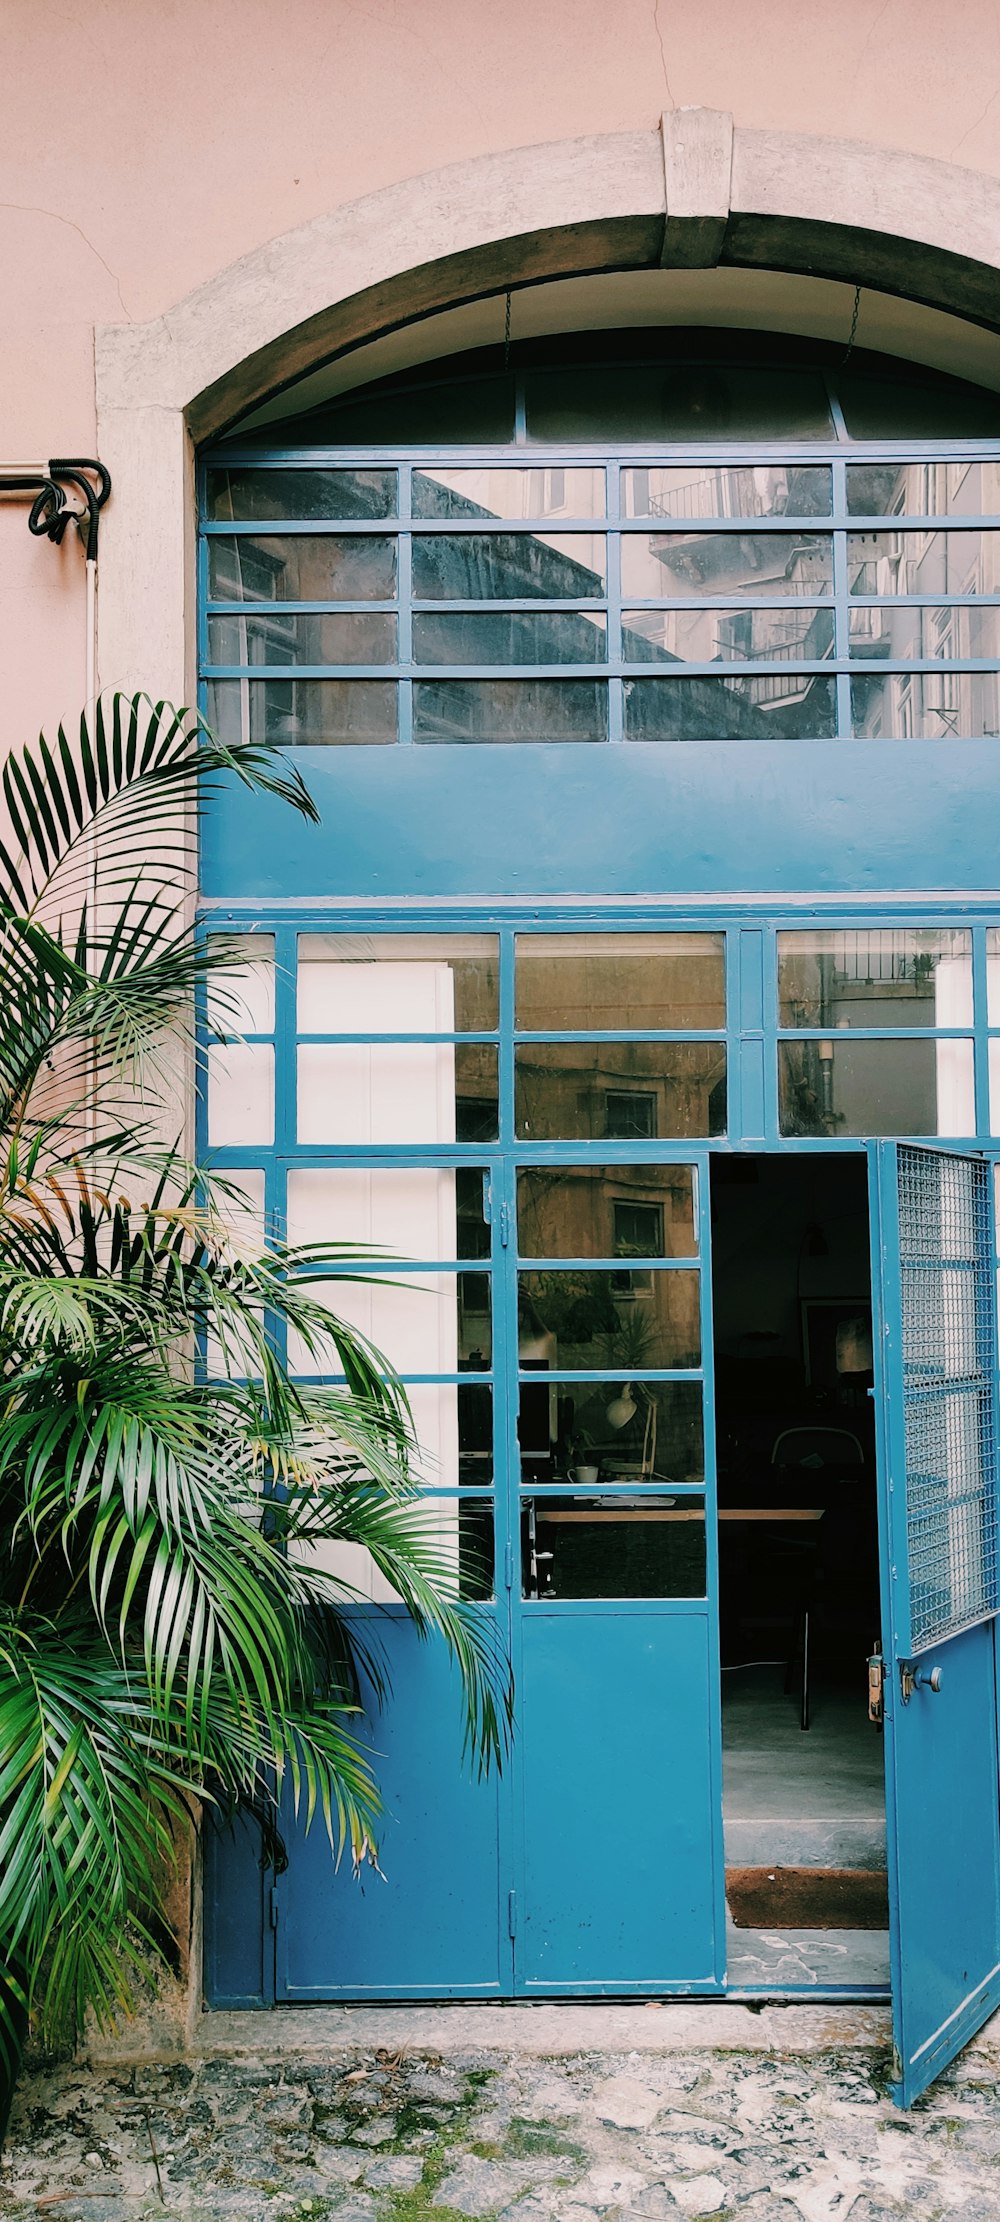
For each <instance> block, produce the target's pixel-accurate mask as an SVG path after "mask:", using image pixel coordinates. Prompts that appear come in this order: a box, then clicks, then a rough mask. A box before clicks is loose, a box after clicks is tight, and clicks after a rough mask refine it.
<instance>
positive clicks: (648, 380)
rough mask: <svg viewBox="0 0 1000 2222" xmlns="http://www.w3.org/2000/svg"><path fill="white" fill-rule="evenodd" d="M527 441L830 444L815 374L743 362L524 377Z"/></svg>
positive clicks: (564, 370) (567, 370)
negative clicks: (810, 442)
mask: <svg viewBox="0 0 1000 2222" xmlns="http://www.w3.org/2000/svg"><path fill="white" fill-rule="evenodd" d="M524 386H525V406H526V411H527V428H528V437H529V439H532V440H553V441H557V440H754V439H759V440H780V439H793V440H829V439H832V438H833V426H832V424H831V421H830V406H829V403H828V401H827V397H826V387H825V385H824V382H823V378H822V376H821V374H820V372H819V371H816V370H809V369H805V370H772V369H770V367H768V368H766V369H764V368H758V367H756V366H754V365H747V364H744V363H691V362H678V361H674V362H663V363H614V364H613V365H607V364H598V363H595V364H593V365H589V364H588V365H586V366H582V367H580V368H576V367H574V366H572V365H569V364H566V365H562V366H560V368H559V369H558V370H529V371H528V373H527V375H526V377H525V381H524Z"/></svg>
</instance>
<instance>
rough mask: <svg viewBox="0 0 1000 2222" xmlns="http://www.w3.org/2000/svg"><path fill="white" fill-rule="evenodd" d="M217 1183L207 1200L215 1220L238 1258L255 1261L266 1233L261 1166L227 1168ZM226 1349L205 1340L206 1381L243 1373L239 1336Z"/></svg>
mask: <svg viewBox="0 0 1000 2222" xmlns="http://www.w3.org/2000/svg"><path fill="white" fill-rule="evenodd" d="M216 1180H217V1181H218V1185H216ZM216 1180H213V1183H212V1191H211V1198H210V1202H211V1208H212V1211H213V1214H214V1216H215V1218H216V1220H217V1221H218V1222H219V1223H220V1225H221V1226H222V1228H223V1229H224V1231H225V1234H226V1236H227V1238H228V1241H229V1242H230V1244H231V1245H232V1247H233V1249H234V1250H235V1251H236V1253H237V1255H238V1256H239V1257H241V1258H253V1257H258V1256H259V1255H260V1252H261V1251H262V1250H263V1248H264V1245H265V1233H266V1229H265V1209H264V1198H265V1175H264V1168H263V1166H257V1165H241V1166H240V1167H239V1168H238V1170H233V1169H231V1168H226V1169H225V1170H224V1171H223V1172H222V1173H221V1174H219V1175H217V1176H216ZM252 1310H253V1314H254V1318H255V1319H256V1320H258V1321H260V1320H261V1318H262V1308H261V1307H260V1306H259V1305H256V1304H255V1305H254V1306H253V1307H252ZM225 1345H226V1347H224V1346H223V1341H222V1340H220V1338H219V1337H217V1336H216V1335H214V1334H207V1335H206V1337H205V1348H204V1358H203V1361H202V1364H203V1371H204V1373H205V1375H206V1376H207V1377H208V1379H209V1380H225V1379H228V1378H230V1377H231V1376H240V1375H243V1374H244V1373H245V1370H246V1364H247V1355H248V1354H247V1349H246V1343H245V1341H244V1338H243V1336H242V1334H239V1333H237V1334H235V1335H232V1336H226V1338H225Z"/></svg>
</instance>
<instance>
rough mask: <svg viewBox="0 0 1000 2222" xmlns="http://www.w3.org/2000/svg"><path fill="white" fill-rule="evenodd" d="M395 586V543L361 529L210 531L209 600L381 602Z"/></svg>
mask: <svg viewBox="0 0 1000 2222" xmlns="http://www.w3.org/2000/svg"><path fill="white" fill-rule="evenodd" d="M395 591H396V543H395V540H386V539H383V538H380V537H376V536H375V535H373V534H370V533H365V532H356V533H350V534H347V535H344V536H343V537H341V536H339V535H338V534H337V533H331V532H323V533H311V532H295V533H277V534H274V535H271V536H267V537H265V536H264V535H263V534H258V533H252V532H241V533H233V534H229V533H213V535H212V537H211V539H210V540H209V542H208V594H209V600H210V601H212V602H385V601H391V599H392V597H393V595H394V594H395Z"/></svg>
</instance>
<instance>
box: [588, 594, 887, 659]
mask: <svg viewBox="0 0 1000 2222" xmlns="http://www.w3.org/2000/svg"><path fill="white" fill-rule="evenodd" d="M852 614H853V615H854V616H857V615H859V614H860V613H859V612H858V611H854V612H852ZM622 654H623V656H624V658H625V661H626V663H649V664H655V663H661V664H662V663H677V662H681V663H689V664H708V663H749V662H752V661H755V660H757V659H761V660H764V659H766V660H767V662H769V663H785V662H791V661H793V660H794V659H795V658H800V659H802V660H803V661H805V662H807V663H817V662H819V661H820V660H821V659H822V658H823V657H824V656H832V654H833V611H832V609H819V610H813V609H802V608H801V607H798V608H797V607H796V605H795V604H794V603H792V604H791V605H789V604H787V603H786V604H785V605H784V606H783V607H782V608H780V609H773V610H757V609H743V610H741V609H735V610H731V609H730V610H721V609H675V610H651V609H645V610H623V611H622Z"/></svg>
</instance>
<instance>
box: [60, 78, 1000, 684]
mask: <svg viewBox="0 0 1000 2222" xmlns="http://www.w3.org/2000/svg"><path fill="white" fill-rule="evenodd" d="M656 267H675V268H679V269H711V268H716V267H731V268H735V269H746V270H772V271H773V270H779V271H786V272H793V273H797V274H800V275H807V276H813V277H822V278H834V279H841V280H847V281H849V282H851V283H860V284H863V285H866V286H870V287H873V288H877V289H878V290H879V291H881V292H883V293H890V294H897V295H902V296H905V297H907V298H909V299H912V300H914V301H918V302H921V303H924V304H926V305H928V306H931V307H934V308H938V309H945V310H947V311H949V312H951V313H952V314H955V315H958V316H961V317H964V318H967V319H971V320H973V321H975V322H977V323H979V324H983V325H986V326H988V327H989V328H990V329H993V330H1000V285H998V279H1000V181H998V180H996V179H993V178H987V177H984V176H981V175H980V174H979V173H978V172H976V171H972V170H968V169H963V168H960V167H959V166H957V165H955V164H951V163H945V162H937V161H931V160H928V159H927V158H925V157H921V156H916V155H910V154H905V153H901V152H899V151H897V150H893V149H885V148H882V147H878V146H874V145H872V144H869V143H865V142H861V141H857V140H848V139H826V138H813V137H808V136H804V135H797V134H793V133H787V132H774V131H755V130H746V129H743V128H741V127H734V124H733V120H732V117H731V116H729V115H726V114H723V113H721V112H719V111H717V110H713V109H701V108H689V109H679V110H674V111H671V112H670V113H668V114H666V115H665V116H664V117H663V119H662V124H661V128H660V130H659V131H655V132H627V133H614V134H608V135H606V136H601V137H594V138H585V139H575V140H571V141H568V142H561V141H557V142H553V143H550V144H546V145H541V146H534V147H527V148H521V149H517V150H514V151H513V152H505V153H503V154H498V155H489V156H483V157H479V158H477V159H476V160H474V161H471V162H468V163H457V164H454V165H451V166H450V167H448V168H447V169H443V170H438V171H434V172H429V173H427V174H425V175H424V176H422V177H419V178H416V179H409V180H407V181H406V182H405V183H404V184H401V185H395V186H390V187H388V188H386V189H384V190H383V191H381V192H378V193H374V194H371V195H368V196H366V197H365V198H364V199H363V200H361V201H357V202H354V203H351V204H349V205H347V206H346V207H342V208H340V209H338V210H337V211H335V212H334V213H332V214H330V215H327V216H323V217H319V218H316V219H315V220H314V221H313V222H311V223H309V224H306V225H303V226H301V227H300V228H299V229H297V230H296V231H294V232H290V233H288V234H286V235H285V236H284V237H283V238H280V239H277V240H272V241H269V242H267V243H266V244H265V245H263V246H261V247H259V248H257V249H255V250H254V251H253V252H252V253H250V254H248V255H246V256H244V257H243V258H242V259H241V260H240V261H239V262H237V263H236V264H234V265H233V266H232V267H231V268H230V269H227V270H224V271H221V272H220V273H218V274H217V275H216V276H215V277H213V278H212V279H211V280H209V281H208V283H207V284H205V285H204V286H202V287H200V288H199V289H198V290H197V291H196V292H195V293H193V294H191V295H189V296H188V297H187V298H186V299H185V300H183V301H181V302H179V303H178V304H177V305H176V306H175V307H174V308H172V309H170V310H168V311H167V312H166V313H165V314H163V315H162V316H160V317H157V318H155V319H153V320H152V321H151V322H150V323H148V324H146V325H139V326H136V325H131V326H120V325H115V326H106V327H104V328H102V329H101V330H100V331H99V333H98V337H97V402H98V425H99V441H100V452H101V454H102V456H103V458H104V460H105V461H106V462H107V463H108V465H109V468H110V469H111V471H112V473H113V475H114V478H115V487H116V500H115V502H114V505H113V509H110V510H109V512H108V519H107V525H106V531H105V536H104V564H103V582H104V594H103V596H102V613H101V614H102V626H101V644H100V672H101V679H102V683H104V684H106V685H107V684H112V685H127V686H132V685H147V686H149V685H151V686H153V687H154V688H156V689H157V690H158V691H161V690H162V691H164V692H173V694H174V695H175V697H176V698H180V697H181V696H182V695H183V696H185V697H186V698H187V699H190V698H191V688H192V685H193V676H194V675H193V668H192V663H191V646H190V643H191V639H192V634H193V628H192V627H191V625H190V623H189V616H190V611H189V595H190V573H191V568H192V567H191V564H190V561H189V558H190V551H191V502H190V474H191V457H192V442H193V441H194V440H199V439H202V438H204V437H206V436H207V435H208V434H209V433H211V432H213V431H215V430H217V429H218V428H220V427H221V426H222V425H224V424H225V423H226V422H229V421H231V420H232V418H233V417H234V416H235V415H238V414H239V413H241V412H242V411H244V410H247V409H249V408H251V407H252V406H253V405H254V404H255V403H256V402H258V401H260V400H261V399H263V398H264V397H265V396H266V395H267V394H268V393H270V392H273V391H275V390H276V389H277V388H278V387H280V386H281V385H282V384H284V383H287V382H288V381H289V380H290V379H292V378H294V377H296V376H298V375H299V374H301V373H302V372H303V371H305V370H307V369H309V368H311V367H313V366H314V365H315V364H317V363H318V362H320V361H321V360H323V359H324V357H329V356H331V355H333V354H336V353H338V352H342V351H346V350H349V349H351V348H353V347H356V346H358V345H359V344H361V343H362V342H363V341H365V340H369V339H371V338H373V337H376V336H377V335H378V334H379V333H382V332H386V331H390V330H392V329H393V328H395V327H398V326H399V325H400V324H402V323H409V322H412V321H414V320H415V319H419V318H423V317H429V316H431V315H433V314H435V313H436V312H439V311H441V310H444V309H448V308H451V307H455V306H457V305H458V304H460V303H463V302H467V301H469V300H472V299H475V298H477V297H480V296H482V295H486V294H496V293H498V292H501V291H503V290H504V289H505V288H506V287H511V288H513V287H522V286H526V285H531V284H534V283H538V282H541V281H543V280H546V279H553V278H563V277H573V276H581V275H584V274H590V273H595V272H610V271H623V270H643V269H650V268H656ZM151 516H152V517H154V518H155V520H156V523H155V529H152V530H151V527H150V519H151Z"/></svg>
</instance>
